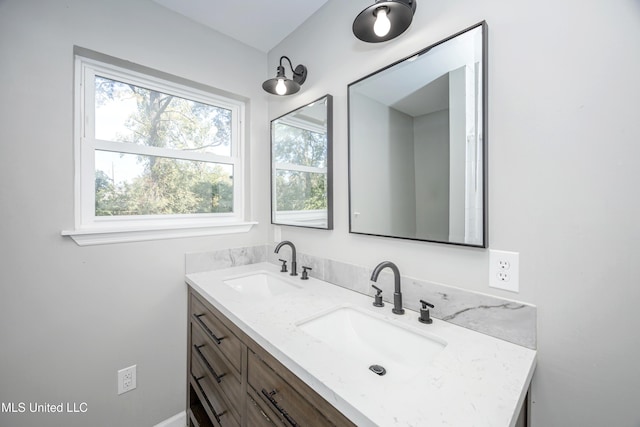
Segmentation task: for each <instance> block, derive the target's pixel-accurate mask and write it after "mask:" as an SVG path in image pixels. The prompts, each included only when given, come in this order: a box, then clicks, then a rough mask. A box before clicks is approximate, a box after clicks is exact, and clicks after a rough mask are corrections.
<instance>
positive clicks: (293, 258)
mask: <svg viewBox="0 0 640 427" xmlns="http://www.w3.org/2000/svg"><path fill="white" fill-rule="evenodd" d="M284 245H289V246H291V276H297V275H298V272H297V271H296V270H297V263H296V247H295V246H294V244H293V243H291V242H290V241H288V240H283V241H282V242H280V243H278V246H276V250H275V251H274V252H275V253H278V252H279V251H280V248H281V247H283V246H284ZM285 271H286V270H285Z"/></svg>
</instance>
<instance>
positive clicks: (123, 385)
mask: <svg viewBox="0 0 640 427" xmlns="http://www.w3.org/2000/svg"><path fill="white" fill-rule="evenodd" d="M134 388H136V365H133V366H129V367H128V368H124V369H120V370H119V371H118V394H122V393H126V392H128V391H131V390H133V389H134Z"/></svg>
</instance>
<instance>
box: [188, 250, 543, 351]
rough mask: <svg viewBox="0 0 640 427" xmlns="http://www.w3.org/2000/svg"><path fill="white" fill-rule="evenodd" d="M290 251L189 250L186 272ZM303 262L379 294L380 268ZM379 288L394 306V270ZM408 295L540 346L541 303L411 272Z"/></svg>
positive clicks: (469, 323)
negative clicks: (423, 277)
mask: <svg viewBox="0 0 640 427" xmlns="http://www.w3.org/2000/svg"><path fill="white" fill-rule="evenodd" d="M290 254H291V252H290V249H289V248H288V247H283V248H282V250H281V252H280V253H279V254H276V253H274V246H270V245H261V246H251V247H243V248H233V249H222V250H218V251H212V252H204V253H202V252H201V253H189V254H186V256H185V270H186V273H187V274H190V273H197V272H201V271H209V270H219V269H223V268H229V267H235V266H239V265H246V264H254V263H258V262H270V263H272V264H276V265H280V261H278V258H283V259H287V260H290V259H291V255H290ZM297 262H298V273H300V272H301V271H302V266H307V267H311V271H309V275H310V276H311V277H315V278H317V279H321V280H324V281H326V282H329V283H333V284H335V285H338V286H342V287H344V288H347V289H351V290H353V291H356V292H360V293H363V294H366V295H370V296H373V295H374V294H375V290H374V289H373V288H372V287H371V284H372V282H371V281H370V277H371V271H372V270H373V268H374V267H375V266H367V267H362V266H358V265H354V264H348V263H344V262H340V261H335V260H331V259H327V258H320V257H316V256H313V255H308V254H304V253H300V252H298V253H297ZM289 264H290V263H289ZM401 273H402V272H401ZM376 286H378V287H379V288H381V289H382V291H383V293H382V295H383V299H384V301H386V303H387V305H392V304H393V275H392V274H391V272H390V271H389V269H385V270H383V272H382V273H381V274H380V277H379V278H378V282H377V283H376ZM402 297H403V305H404V307H405V308H407V309H410V310H414V311H418V310H419V308H420V300H421V299H423V300H425V301H428V302H430V303H431V304H433V305H434V306H435V308H432V309H431V316H432V317H434V318H436V319H441V320H444V321H447V322H451V323H453V324H456V325H458V326H462V327H465V328H468V329H472V330H474V331H477V332H481V333H484V334H487V335H491V336H493V337H496V338H500V339H503V340H505V341H509V342H512V343H514V344H518V345H521V346H524V347H528V348H531V349H535V348H536V307H535V306H533V305H529V304H524V303H520V302H514V301H510V300H506V299H502V298H498V297H494V296H491V295H485V294H481V293H477V292H471V291H467V290H463V289H458V288H455V287H451V286H446V285H443V284H438V283H432V282H428V281H426V280H420V279H416V278H412V277H406V276H402ZM389 309H390V308H389Z"/></svg>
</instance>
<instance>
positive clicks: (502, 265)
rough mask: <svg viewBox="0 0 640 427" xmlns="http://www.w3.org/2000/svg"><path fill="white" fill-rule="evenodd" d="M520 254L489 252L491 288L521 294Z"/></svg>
mask: <svg viewBox="0 0 640 427" xmlns="http://www.w3.org/2000/svg"><path fill="white" fill-rule="evenodd" d="M519 259H520V254H519V253H518V252H507V251H494V250H489V286H491V287H492V288H498V289H504V290H507V291H511V292H520V280H519V275H520V266H519Z"/></svg>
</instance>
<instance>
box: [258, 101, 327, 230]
mask: <svg viewBox="0 0 640 427" xmlns="http://www.w3.org/2000/svg"><path fill="white" fill-rule="evenodd" d="M324 99H326V108H327V226H326V227H311V226H305V225H300V224H287V223H282V222H276V221H275V218H274V210H273V205H274V197H276V195H275V194H274V187H273V184H274V182H273V179H274V176H273V172H274V171H273V123H274V122H275V121H276V120H278V119H281V118H283V117H285V116H287V115H289V114H291V113H293V112H295V111H298V110H301V109H303V108H305V107H307V106H308V105H310V104H313V103H314V102H318V101H321V100H324ZM269 133H270V135H269V141H270V144H269V159H270V162H271V164H270V168H269V174H270V175H269V177H270V179H269V184H270V190H269V191H270V193H271V197H270V212H271V224H273V225H284V226H288V227H300V228H310V229H314V230H333V96H332V95H330V94H326V95H323V96H321V97H320V98H318V99H316V100H313V101H311V102H309V103H307V104H305V105H303V106H301V107H298V108H296V109H295V110H291V111H289V112H287V113H285V114H283V115H281V116H279V117H276V118H275V119H273V120H271V122H270V125H269Z"/></svg>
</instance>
